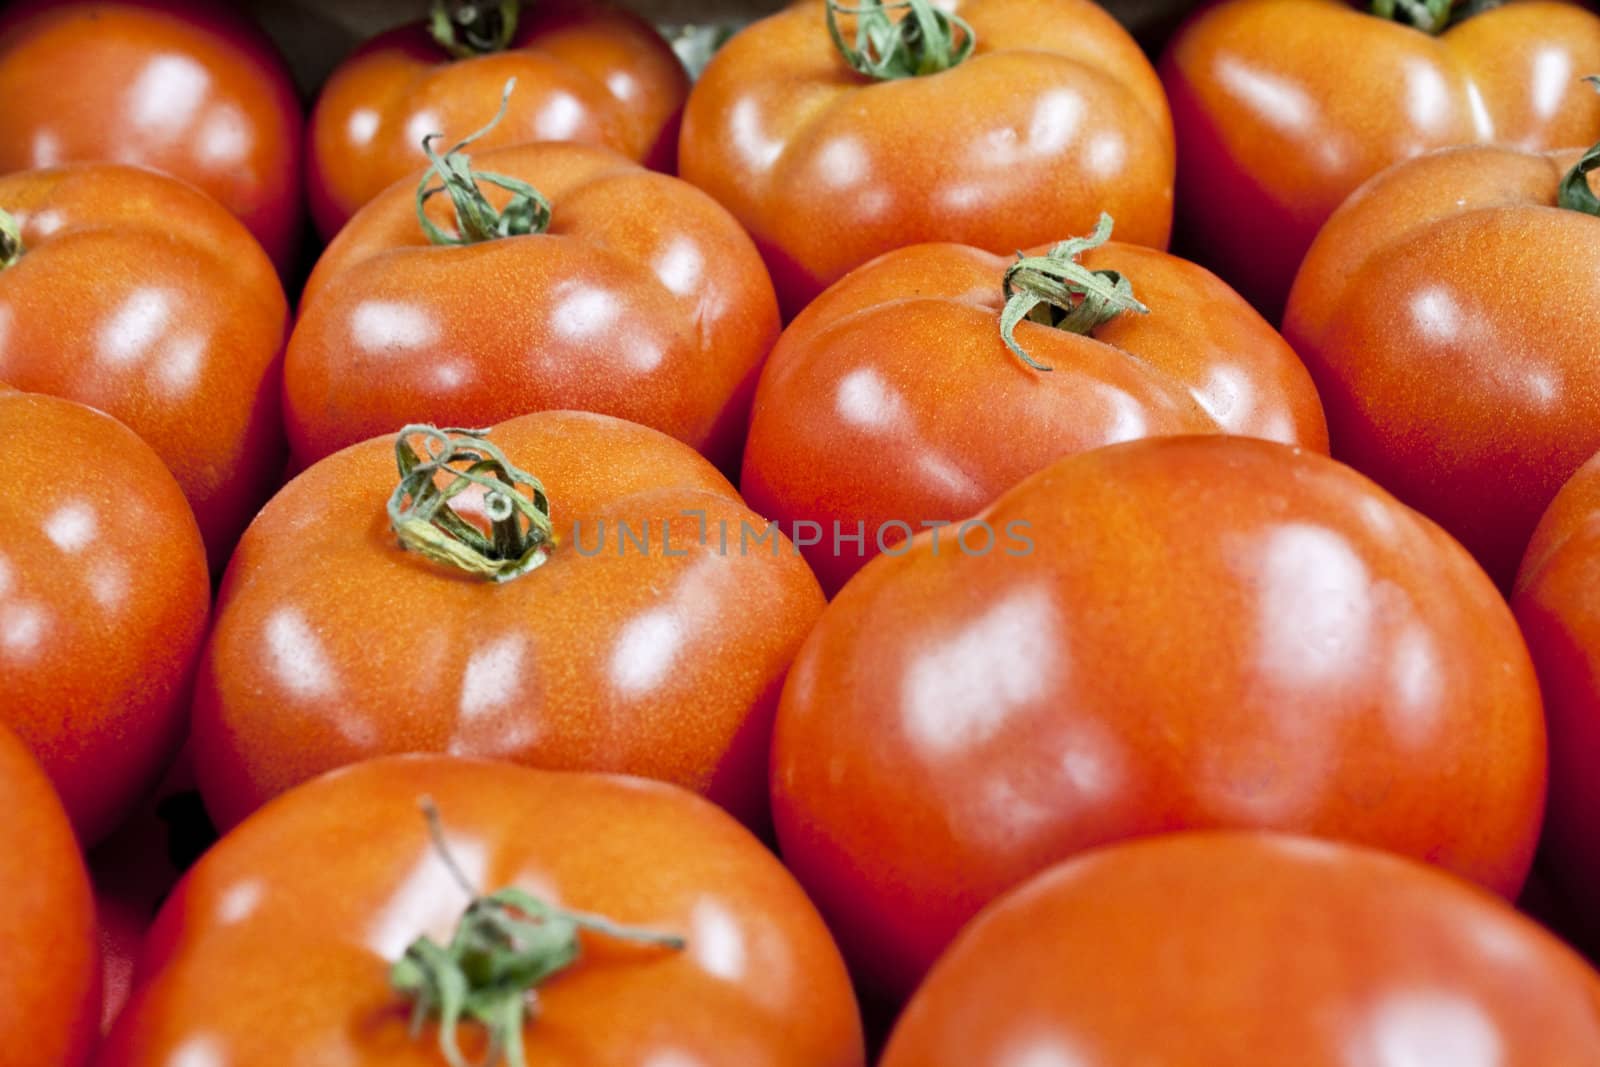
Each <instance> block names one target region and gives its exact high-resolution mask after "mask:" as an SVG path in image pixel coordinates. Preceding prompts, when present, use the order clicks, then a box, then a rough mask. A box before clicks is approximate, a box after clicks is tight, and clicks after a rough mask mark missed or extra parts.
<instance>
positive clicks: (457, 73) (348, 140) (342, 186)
mask: <svg viewBox="0 0 1600 1067" xmlns="http://www.w3.org/2000/svg"><path fill="white" fill-rule="evenodd" d="M443 6H445V5H443V4H437V3H436V4H435V9H436V10H437V9H439V8H441V7H443ZM458 6H462V7H470V6H472V5H458ZM499 7H500V8H501V9H502V10H501V11H499V12H497V11H495V10H493V5H489V4H479V5H476V9H478V10H480V11H483V10H487V13H488V17H489V19H490V20H491V21H492V22H493V23H494V25H493V26H491V27H489V28H488V30H489V33H488V36H490V37H492V38H493V39H491V40H478V45H477V46H474V44H472V43H471V40H469V37H468V35H467V34H466V33H465V31H463V30H462V29H461V28H460V27H459V26H457V25H456V24H455V23H453V22H452V21H451V20H450V18H449V16H448V15H446V16H444V25H445V26H446V27H448V31H447V32H446V35H445V37H444V38H443V40H445V41H451V42H453V44H452V46H451V48H446V46H445V45H444V44H443V43H441V40H440V39H439V38H436V37H435V36H434V35H433V34H432V33H430V25H429V23H427V22H417V23H414V24H412V25H408V26H403V27H400V28H398V29H394V30H390V31H389V32H388V33H385V34H382V35H380V36H378V37H376V38H374V39H372V40H371V41H368V42H367V43H366V44H365V45H363V46H362V47H361V48H360V49H359V50H358V51H357V52H356V53H355V54H354V55H352V56H351V57H350V58H349V59H346V60H345V61H344V63H343V64H341V65H340V67H339V69H337V70H335V71H334V72H333V74H332V76H331V77H330V78H329V79H328V82H327V84H326V85H325V86H323V89H322V95H321V97H320V98H319V99H318V100H317V106H316V110H315V111H313V112H312V115H311V127H310V130H309V136H308V158H307V187H308V189H309V191H310V195H311V215H312V218H314V219H315V220H316V223H317V229H318V230H320V231H321V233H322V236H323V237H324V238H331V237H332V236H333V235H334V234H335V233H337V232H338V231H339V228H340V227H342V226H343V225H344V224H345V222H347V221H348V220H349V218H350V216H352V215H354V214H355V213H356V211H357V210H358V209H359V208H360V207H361V206H362V205H363V204H365V203H367V201H369V200H371V199H372V198H373V197H375V196H377V195H378V194H379V193H381V192H383V190H384V189H386V188H388V186H389V185H390V184H392V183H393V182H396V181H398V180H399V179H401V178H405V177H407V176H408V175H411V174H413V173H415V172H416V170H417V168H419V167H422V166H424V165H425V164H426V163H427V159H426V157H425V156H424V155H423V152H422V138H423V137H425V136H426V135H428V134H430V133H445V134H449V135H452V136H460V135H462V134H464V133H466V132H467V131H468V130H470V129H473V128H475V127H477V126H478V125H480V124H481V123H482V122H483V106H484V103H485V101H492V100H494V99H495V97H496V96H498V95H499V93H500V89H501V87H502V86H504V85H505V83H506V80H507V79H508V78H512V77H515V78H516V79H517V93H516V96H515V98H514V99H513V101H512V106H511V110H510V112H509V113H508V115H507V116H506V121H505V122H503V123H502V124H501V125H500V126H499V127H498V128H497V129H496V130H495V131H494V132H493V133H492V134H490V135H489V136H488V137H486V138H485V139H484V140H483V142H482V143H481V145H480V147H481V148H490V147H502V146H506V145H514V144H524V143H527V142H529V141H578V142H581V143H583V144H590V145H599V146H603V147H606V148H613V149H615V150H617V151H618V152H621V153H622V154H623V155H626V156H628V157H629V158H630V159H634V160H638V161H640V162H643V163H644V164H645V165H647V166H650V167H653V168H654V169H656V170H670V169H671V168H672V165H673V163H674V161H675V156H676V155H677V144H678V120H679V118H680V117H681V115H682V113H683V101H684V98H685V97H686V96H687V95H688V92H689V78H688V75H687V74H686V73H685V72H684V69H683V64H682V63H680V62H679V61H678V57H677V56H676V55H674V54H673V52H672V48H671V47H670V46H669V45H668V44H667V43H666V42H665V41H664V40H662V39H661V35H660V34H658V33H656V31H655V30H654V29H653V28H652V27H651V26H650V24H649V23H648V22H646V21H644V20H643V19H641V18H639V17H638V16H637V15H633V14H630V13H628V12H626V11H623V10H621V9H619V8H616V7H612V6H610V5H609V4H607V3H604V2H603V0H602V2H595V0H538V2H537V3H535V4H532V5H530V6H529V7H528V9H527V10H526V11H522V12H520V13H519V12H518V7H519V5H518V4H516V3H510V4H501V5H499ZM506 9H509V11H508V13H505V14H503V13H502V12H505V10H506ZM435 17H436V18H437V17H438V16H435ZM481 32H482V31H480V33H481ZM478 38H479V33H474V34H473V35H472V38H471V39H473V40H476V39H478Z"/></svg>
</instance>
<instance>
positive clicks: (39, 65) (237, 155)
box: [0, 0, 303, 270]
mask: <svg viewBox="0 0 1600 1067" xmlns="http://www.w3.org/2000/svg"><path fill="white" fill-rule="evenodd" d="M0 100H4V101H5V106H4V107H3V108H0V173H4V172H6V171H12V170H29V169H33V168H41V167H54V166H57V165H59V164H62V163H76V162H100V161H104V162H114V163H135V164H140V165H142V166H147V167H154V168H155V169H157V170H162V171H166V172H167V173H168V174H172V175H176V176H177V177H179V178H182V179H184V180H185V181H187V182H190V183H192V184H194V185H196V186H198V187H199V188H201V189H202V190H204V191H205V192H207V193H209V194H210V195H211V196H213V197H215V198H216V199H217V200H218V201H219V202H221V204H222V206H223V207H225V208H227V209H228V210H229V211H231V212H233V213H234V214H235V215H237V216H238V217H239V219H240V220H241V221H242V222H243V223H244V224H245V225H246V226H248V227H249V228H250V232H251V233H252V234H254V235H255V237H256V239H257V240H259V241H260V242H261V244H262V246H263V247H264V248H266V250H267V254H268V255H270V256H271V257H272V259H273V262H274V263H276V264H277V266H278V268H279V269H280V270H283V269H286V268H288V267H290V266H292V265H293V263H294V254H295V248H296V245H297V244H298V243H299V239H300V226H301V220H302V218H303V208H302V206H301V203H300V140H301V136H302V134H301V126H302V121H301V116H300V101H299V98H298V96H297V95H296V92H295V88H294V85H293V83H292V82H291V81H290V78H289V72H288V69H287V68H286V67H285V66H284V63H283V60H282V59H281V58H280V57H279V56H278V54H277V53H276V52H275V51H274V50H273V47H272V44H271V42H269V41H268V40H267V38H266V36H265V35H263V34H262V33H261V32H260V31H259V30H257V29H256V28H255V27H254V26H253V25H251V24H250V23H249V22H247V21H246V20H245V19H243V18H241V17H240V16H239V15H237V14H235V13H234V12H233V11H231V10H230V9H229V8H228V6H227V5H223V4H203V3H198V2H194V0H26V2H23V3H19V4H13V5H11V7H10V9H9V10H8V11H7V13H6V14H5V15H4V16H0ZM0 206H5V205H0ZM179 217H181V214H180V215H175V216H173V217H172V219H169V220H168V221H169V224H170V223H171V222H173V221H175V220H176V219H177V218H179Z"/></svg>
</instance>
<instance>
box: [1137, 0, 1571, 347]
mask: <svg viewBox="0 0 1600 1067" xmlns="http://www.w3.org/2000/svg"><path fill="white" fill-rule="evenodd" d="M1330 48H1333V49H1337V50H1338V53H1339V54H1341V55H1348V56H1350V57H1351V60H1350V62H1329V55H1330V51H1329V50H1330ZM1160 69H1161V78H1162V82H1163V84H1164V85H1165V86H1166V90H1167V94H1168V97H1169V99H1170V100H1171V102H1172V115H1173V124H1174V126H1175V128H1176V130H1177V138H1178V160H1179V163H1178V204H1179V207H1180V210H1179V212H1178V236H1177V240H1178V244H1179V247H1180V248H1181V249H1183V250H1185V251H1186V252H1189V253H1190V254H1192V255H1194V256H1195V257H1196V258H1197V259H1199V260H1200V261H1201V262H1204V263H1205V264H1206V265H1207V266H1210V267H1211V268H1213V269H1214V270H1216V271H1217V273H1219V274H1221V275H1222V276H1223V277H1224V278H1225V279H1227V280H1228V281H1229V282H1231V283H1232V284H1233V285H1234V287H1235V288H1237V289H1238V290H1239V291H1240V292H1241V293H1243V294H1244V295H1245V296H1246V297H1247V298H1248V299H1249V300H1250V301H1251V302H1252V303H1254V304H1255V305H1256V307H1258V308H1260V309H1261V311H1262V313H1263V314H1265V315H1266V316H1267V317H1268V318H1269V319H1271V320H1272V321H1273V322H1277V321H1279V319H1280V316H1281V315H1282V312H1283V307H1284V302H1285V300H1286V299H1287V298H1288V295H1289V286H1290V283H1291V282H1292V281H1293V280H1294V272H1295V268H1296V267H1298V266H1299V264H1300V261H1301V259H1302V258H1303V257H1304V256H1305V254H1306V250H1307V249H1308V248H1309V247H1310V246H1311V242H1312V239H1313V238H1314V237H1316V234H1317V230H1318V229H1319V228H1320V227H1321V226H1322V224H1323V223H1324V222H1325V221H1326V220H1327V218H1328V216H1329V215H1331V214H1333V211H1334V209H1335V208H1337V207H1338V206H1339V204H1340V203H1341V202H1342V201H1343V200H1344V199H1345V197H1347V196H1348V195H1349V194H1350V193H1351V192H1353V191H1354V190H1355V189H1356V188H1357V187H1358V186H1359V185H1361V184H1362V183H1363V182H1364V181H1366V180H1367V179H1368V178H1371V177H1372V176H1373V175H1375V174H1377V173H1378V172H1379V171H1381V170H1383V169H1385V168H1386V167H1388V166H1390V165H1391V164H1394V163H1397V162H1399V161H1400V160H1403V159H1408V158H1410V157H1412V156H1415V155H1418V154H1420V153H1423V152H1426V151H1428V150H1429V149H1434V148H1443V147H1445V146H1448V145H1457V144H1468V143H1480V142H1481V143H1491V142H1492V143H1499V144H1505V145H1511V146H1517V147H1521V148H1525V149H1529V150H1542V149H1554V148H1570V147H1572V146H1574V145H1580V144H1582V145H1586V144H1590V143H1592V142H1593V141H1594V140H1595V139H1596V137H1600V98H1596V97H1595V95H1594V93H1593V92H1591V91H1590V90H1589V89H1588V87H1586V86H1585V85H1584V84H1583V83H1582V81H1581V80H1580V79H1581V77H1582V76H1583V75H1584V74H1586V73H1590V72H1593V71H1595V70H1600V17H1597V16H1596V15H1595V14H1594V13H1593V12H1592V11H1587V10H1584V8H1583V7H1580V6H1578V5H1576V4H1567V3H1558V2H1555V0H1527V2H1514V3H1508V4H1505V5H1503V6H1500V7H1496V8H1494V9H1492V10H1489V11H1486V12H1484V13H1482V14H1479V15H1474V16H1472V17H1470V18H1468V19H1466V20H1465V21H1464V22H1461V23H1458V24H1457V25H1455V26H1453V27H1451V28H1449V29H1447V30H1446V31H1445V32H1444V33H1443V34H1441V35H1440V36H1438V37H1433V36H1430V35H1428V34H1426V33H1424V32H1422V31H1420V30H1417V29H1413V28H1411V27H1409V26H1404V25H1401V24H1399V23H1396V22H1392V21H1389V20H1387V19H1381V18H1376V17H1374V16H1372V15H1369V14H1366V13H1364V12H1362V11H1361V10H1359V9H1358V7H1357V6H1356V5H1353V4H1348V3H1345V2H1343V0H1224V2H1222V3H1214V4H1211V5H1209V6H1207V7H1205V8H1203V9H1202V10H1201V11H1199V12H1197V13H1196V14H1195V15H1194V16H1192V17H1191V18H1190V19H1189V21H1188V22H1187V23H1185V24H1184V25H1183V26H1182V27H1181V28H1180V29H1179V31H1178V33H1177V34H1176V36H1174V38H1173V39H1172V41H1171V42H1170V43H1169V44H1168V46H1167V49H1166V52H1165V54H1164V55H1163V56H1162V59H1161V67H1160Z"/></svg>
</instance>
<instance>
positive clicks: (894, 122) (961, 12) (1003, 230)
mask: <svg viewBox="0 0 1600 1067" xmlns="http://www.w3.org/2000/svg"><path fill="white" fill-rule="evenodd" d="M920 2H921V0H919V3H920ZM841 10H846V11H848V10H850V7H849V5H844V7H843V8H841ZM863 10H864V11H866V12H867V14H865V15H863V16H861V18H862V19H866V20H872V21H875V22H877V23H878V24H879V26H880V28H882V29H885V30H886V29H887V26H888V24H889V20H890V19H891V18H898V17H900V15H901V14H903V12H902V13H897V14H896V15H893V16H891V15H888V14H886V13H885V11H884V10H883V9H882V8H881V7H880V5H878V4H876V3H868V4H867V6H866V7H865V8H864V9H863ZM938 10H939V11H943V12H946V15H945V16H944V18H945V20H946V21H947V22H948V21H950V20H953V19H960V20H964V22H965V24H966V26H967V27H968V29H967V30H965V31H963V30H961V29H960V28H959V27H956V28H953V37H954V40H955V41H956V42H958V48H957V52H956V55H954V56H948V57H946V56H938V57H935V56H933V55H931V54H930V55H924V56H922V57H920V58H921V59H923V60H924V61H925V62H927V63H933V60H934V59H935V58H937V59H939V60H941V61H953V63H954V65H952V66H949V67H948V68H947V69H943V70H939V71H937V72H935V73H928V74H923V75H916V76H910V77H899V76H896V77H890V78H887V79H884V80H879V79H876V78H874V77H872V76H869V75H867V74H864V73H858V72H857V70H854V69H852V66H851V64H850V63H849V62H848V61H847V60H846V58H845V57H844V56H843V55H842V54H841V52H840V50H839V49H838V48H836V47H835V46H834V44H833V42H832V40H831V39H830V36H829V29H828V23H827V11H828V8H827V6H826V5H825V4H823V3H821V2H816V0H808V2H802V3H797V4H794V5H793V6H791V7H789V8H788V9H787V10H785V11H783V12H780V13H779V14H776V15H773V16H771V17H769V18H766V19H763V20H762V21H760V22H757V23H755V24H754V25H752V26H750V27H749V28H747V29H745V30H744V31H743V32H741V33H740V34H738V35H737V36H736V37H734V38H733V39H732V40H731V41H729V42H728V43H727V44H726V45H725V46H723V48H722V49H721V51H719V52H718V53H717V55H716V57H715V58H713V59H712V61H711V63H710V65H709V66H707V67H706V69H705V72H704V74H702V75H701V77H700V80H699V82H697V83H696V85H695V87H694V90H693V92H692V93H691V94H690V97H689V103H688V107H687V109H686V110H685V112H684V118H683V137H682V141H681V144H680V146H679V154H678V164H679V172H680V173H681V174H682V175H683V177H685V178H687V179H688V180H689V181H692V182H694V183H695V184H696V185H698V186H700V187H701V188H702V189H705V190H706V191H707V192H709V193H710V194H711V195H712V196H714V197H716V198H717V199H718V200H719V201H721V202H722V203H723V204H725V205H726V206H727V207H728V209H729V210H730V211H732V212H733V214H734V216H735V217H737V218H738V220H739V221H740V222H741V223H743V224H744V226H745V228H746V229H747V230H749V231H750V233H751V235H752V236H753V237H754V238H755V240H756V244H757V246H758V247H759V248H760V249H761V252H762V255H763V256H765V257H766V260H767V266H768V267H769V269H770V270H771V271H772V277H773V281H774V283H775V284H776V285H777V288H778V298H779V300H780V301H781V302H782V305H783V310H784V314H785V317H793V316H794V315H795V314H796V313H798V312H799V311H800V309H801V308H802V307H804V306H805V305H806V304H807V303H808V302H809V301H810V300H811V299H812V298H813V297H815V296H816V295H817V294H818V293H820V292H821V291H822V290H823V289H825V288H827V287H828V286H829V285H831V284H832V283H833V282H835V281H837V280H838V279H839V278H840V277H842V276H843V275H844V274H845V273H847V272H848V271H850V270H851V269H852V268H854V267H857V266H859V265H861V264H862V263H865V262H866V261H867V260H869V259H871V258H873V257H874V256H876V255H879V254H880V253H883V252H887V251H889V250H890V249H893V248H900V247H903V246H905V245H911V244H917V243H919V242H924V241H954V242H959V243H961V244H969V245H974V246H976V247H979V248H983V249H987V250H988V251H990V252H996V253H1005V254H1009V253H1011V252H1014V251H1015V250H1017V249H1019V248H1027V247H1030V246H1032V245H1036V244H1039V243H1041V242H1043V241H1052V240H1056V239H1059V238H1060V237H1061V236H1063V235H1064V234H1071V233H1087V232H1089V230H1091V229H1092V228H1093V227H1094V222H1095V219H1096V218H1097V217H1098V216H1099V214H1100V212H1101V211H1106V212H1109V213H1110V214H1111V216H1112V217H1113V218H1115V219H1116V220H1117V224H1118V227H1119V229H1118V232H1119V234H1120V235H1121V237H1122V239H1123V240H1125V241H1130V242H1133V243H1135V244H1142V245H1151V246H1154V247H1157V248H1164V247H1166V243H1167V234H1168V230H1169V228H1170V225H1171V221H1172V175H1173V165H1174V164H1173V146H1172V122H1171V118H1170V116H1169V115H1168V113H1167V104H1166V99H1165V98H1164V97H1163V95H1162V93H1161V84H1160V81H1159V79H1157V77H1156V75H1155V71H1154V70H1153V69H1152V68H1151V66H1150V63H1149V61H1148V60H1146V59H1145V57H1144V54H1143V53H1142V52H1141V51H1140V50H1139V46H1138V45H1137V44H1135V43H1134V41H1133V38H1131V37H1129V36H1128V34H1127V32H1126V31H1124V30H1123V29H1122V27H1121V26H1119V25H1118V24H1117V23H1116V21H1115V20H1114V19H1112V17H1111V16H1110V15H1108V14H1107V13H1106V12H1105V11H1103V10H1102V9H1101V8H1099V7H1097V6H1096V5H1095V4H1094V3H1092V2H1090V0H954V2H951V3H949V4H941V6H940V8H939V9H938ZM922 13H924V14H929V13H930V12H929V11H928V10H927V9H926V8H925V9H924V11H923V12H922ZM915 18H916V16H915V15H912V16H907V22H906V23H905V25H906V26H911V25H915V24H916V23H915ZM839 22H840V25H841V27H842V30H843V32H844V33H845V34H847V35H848V36H850V37H854V36H855V29H854V28H853V27H854V26H855V25H859V23H857V22H856V17H855V16H850V15H843V14H842V15H840V16H839ZM906 36H908V37H913V38H915V37H916V35H915V34H914V33H913V34H908V35H906ZM917 39H918V40H921V41H922V42H923V43H924V44H926V43H927V40H928V38H927V37H926V35H924V36H923V37H921V38H917ZM962 41H966V42H975V46H974V47H973V49H972V54H971V58H968V59H966V60H964V61H962V60H961V59H960V52H959V42H962ZM930 51H932V50H930ZM869 58H871V57H870V56H869ZM915 58H917V57H908V61H911V60H914V59H915ZM935 65H936V64H935ZM899 73H907V72H906V71H901V72H899Z"/></svg>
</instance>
